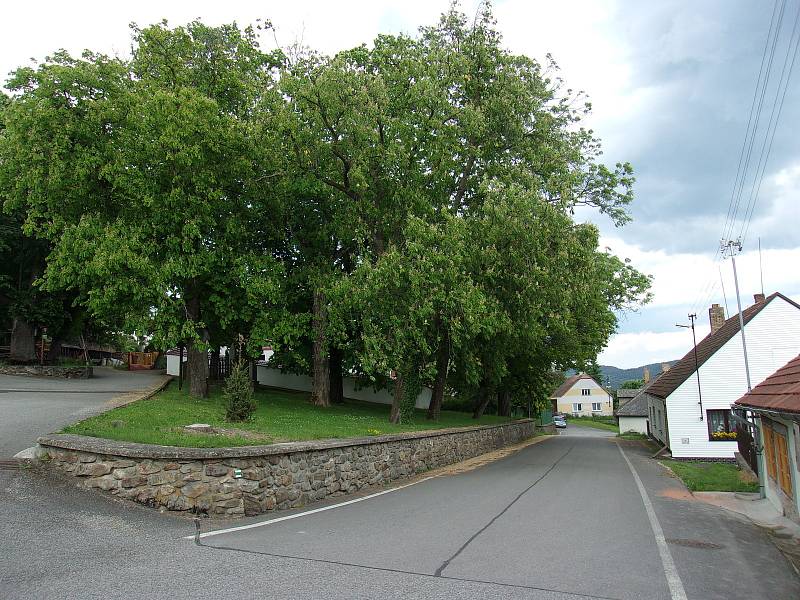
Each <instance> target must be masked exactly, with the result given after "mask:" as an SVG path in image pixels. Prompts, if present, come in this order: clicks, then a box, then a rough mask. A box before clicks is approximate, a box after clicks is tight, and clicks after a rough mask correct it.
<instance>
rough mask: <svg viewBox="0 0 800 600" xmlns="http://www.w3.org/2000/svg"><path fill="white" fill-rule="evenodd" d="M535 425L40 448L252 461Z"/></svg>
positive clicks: (62, 441)
mask: <svg viewBox="0 0 800 600" xmlns="http://www.w3.org/2000/svg"><path fill="white" fill-rule="evenodd" d="M529 422H533V420H532V419H517V420H514V421H508V422H507V423H499V424H497V425H475V426H471V427H450V428H447V429H432V430H426V431H410V432H406V433H390V434H386V435H375V436H369V437H360V438H334V439H326V440H311V441H305V442H281V443H278V444H269V445H263V446H236V447H227V448H187V447H182V446H159V445H156V444H139V443H136V442H121V441H117V440H109V439H106V438H96V437H89V436H85V435H74V434H69V433H60V434H52V435H45V436H41V437H40V438H39V439H38V440H37V442H38V443H39V445H40V446H49V447H52V448H61V449H64V450H75V451H79V452H93V453H95V454H103V455H109V456H124V457H127V458H153V459H157V458H172V459H177V460H216V459H225V458H252V457H259V456H273V455H276V454H293V453H296V452H314V451H317V450H330V449H334V448H347V447H351V446H369V445H372V444H381V443H387V442H396V441H401V440H413V439H422V438H433V437H442V436H448V435H454V434H459V433H467V432H470V431H480V430H484V429H496V428H500V427H507V426H509V425H516V424H521V423H529Z"/></svg>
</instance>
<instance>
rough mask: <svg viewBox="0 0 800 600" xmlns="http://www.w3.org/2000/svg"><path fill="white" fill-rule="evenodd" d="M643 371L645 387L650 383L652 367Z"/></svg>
mask: <svg viewBox="0 0 800 600" xmlns="http://www.w3.org/2000/svg"><path fill="white" fill-rule="evenodd" d="M643 371H644V372H643V373H642V379H644V383H645V385H647V384H648V383H650V367H645V368H644V369H643Z"/></svg>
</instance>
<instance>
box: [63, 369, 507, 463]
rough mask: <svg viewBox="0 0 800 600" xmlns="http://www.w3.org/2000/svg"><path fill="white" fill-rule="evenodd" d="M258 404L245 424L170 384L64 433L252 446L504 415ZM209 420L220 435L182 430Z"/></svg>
mask: <svg viewBox="0 0 800 600" xmlns="http://www.w3.org/2000/svg"><path fill="white" fill-rule="evenodd" d="M255 396H256V400H257V402H258V409H257V410H256V413H255V415H254V416H253V419H252V420H251V421H249V422H246V423H228V422H226V421H225V408H224V405H223V398H222V392H221V390H220V389H215V388H212V390H211V395H210V397H209V398H207V399H205V400H195V399H192V398H190V397H189V395H188V392H187V390H186V389H185V388H184V390H183V391H179V390H178V386H177V385H176V384H175V383H171V384H170V385H169V387H167V388H166V389H165V390H164V391H163V392H161V393H160V394H158V395H156V396H154V397H153V398H151V399H149V400H142V401H139V402H134V403H133V404H129V405H128V406H124V407H122V408H117V409H114V410H112V411H109V412H107V413H104V414H102V415H98V416H96V417H92V418H90V419H86V420H85V421H81V422H79V423H75V424H74V425H70V426H68V427H65V428H64V430H63V433H75V434H78V435H88V436H92V437H102V438H108V439H113V440H121V441H128V442H140V443H144V444H160V445H163V446H195V447H208V448H210V447H222V446H252V445H259V444H270V443H274V442H288V441H299V440H316V439H326V438H347V437H364V436H369V435H381V434H386V433H398V432H402V431H420V430H424V429H441V428H445V427H464V426H469V425H490V424H495V423H504V422H507V421H509V419H507V418H504V417H496V416H491V415H490V416H484V417H482V418H481V419H477V420H476V419H473V418H472V415H470V414H467V413H460V412H451V411H442V415H441V417H440V419H439V421H438V422H431V421H428V420H426V419H425V411H422V410H418V411H417V413H416V414H415V416H414V419H413V421H412V422H410V423H403V424H401V425H392V424H391V423H389V407H388V406H387V405H384V404H371V403H367V402H357V401H347V402H345V403H344V404H341V405H336V406H332V407H330V408H318V407H315V406H312V405H311V404H310V403H309V394H308V393H307V392H290V391H284V390H275V389H264V388H261V389H257V390H256V392H255ZM192 423H208V424H209V425H211V426H212V427H215V428H224V429H227V430H234V431H228V432H226V433H225V434H222V433H220V434H196V433H187V432H185V431H183V429H182V428H183V427H184V426H185V425H191V424H192Z"/></svg>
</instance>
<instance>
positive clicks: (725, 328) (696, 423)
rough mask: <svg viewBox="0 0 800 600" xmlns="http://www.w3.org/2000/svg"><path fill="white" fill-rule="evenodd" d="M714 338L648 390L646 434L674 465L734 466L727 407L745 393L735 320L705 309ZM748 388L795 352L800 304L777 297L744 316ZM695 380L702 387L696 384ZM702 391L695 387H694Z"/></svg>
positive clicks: (799, 340)
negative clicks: (708, 462) (718, 462)
mask: <svg viewBox="0 0 800 600" xmlns="http://www.w3.org/2000/svg"><path fill="white" fill-rule="evenodd" d="M709 316H710V318H711V324H712V325H711V333H710V334H709V335H708V336H706V337H705V338H704V339H703V340H701V341H700V342H699V343H698V344H697V364H698V365H699V369H696V368H695V350H694V348H692V349H690V350H689V352H687V353H686V356H684V357H683V358H682V359H681V360H680V361H678V362H677V363H676V364H675V365H673V366H672V368H671V369H670V370H669V371H667V372H666V373H663V374H662V375H661V376H659V377H658V379H656V380H655V381H653V382H652V383H651V384H649V385H648V386H647V387H645V389H644V392H645V393H646V396H647V401H648V407H647V408H648V415H647V416H648V420H649V425H650V434H651V435H652V436H653V437H655V438H656V439H657V440H659V441H660V442H662V443H663V444H664V445H666V446H667V447H668V448H669V449H670V451H671V453H672V456H673V457H674V458H703V459H709V458H711V459H715V458H716V459H733V458H734V452H735V451H736V450H737V443H736V434H735V431H736V426H735V423H734V422H733V419H732V418H731V405H732V404H733V403H734V402H735V401H736V400H737V399H739V398H740V397H741V396H742V395H744V394H745V393H746V392H747V379H746V375H745V368H744V355H743V352H742V336H741V333H740V328H739V317H738V315H734V316H733V317H731V318H730V319H728V320H725V318H724V312H723V311H722V308H721V307H720V306H719V305H714V306H712V307H711V309H710V310H709ZM742 318H743V320H744V331H745V338H746V344H747V354H748V359H749V360H748V362H749V364H750V380H751V383H752V385H753V386H755V385H757V384H758V383H760V382H762V381H763V380H764V379H766V378H767V377H768V376H769V375H771V374H772V373H773V372H775V370H776V369H778V368H779V367H781V366H782V365H784V364H786V363H787V362H788V361H789V360H790V359H791V358H793V357H795V356H797V354H798V353H800V305H798V304H796V303H795V302H793V301H792V300H790V299H789V298H787V297H786V296H784V295H782V294H779V293H775V294H772V295H770V296H769V297H768V298H764V296H762V295H761V294H757V295H756V303H755V304H753V305H752V306H750V307H748V308H746V309H745V310H743V311H742ZM698 380H699V381H698ZM698 384H699V387H698Z"/></svg>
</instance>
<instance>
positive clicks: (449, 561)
mask: <svg viewBox="0 0 800 600" xmlns="http://www.w3.org/2000/svg"><path fill="white" fill-rule="evenodd" d="M574 447H575V446H574V445H573V446H570V447H569V449H568V450H567V451H566V452H564V454H562V455H561V456H560V457H559V458H558V460H556V461H555V462H554V463H553V464H552V465H550V468H549V469H547V471H545V472H544V473H542V475H541V476H540V477H539V478H538V479H537V480H536V481H534V482H533V483H532V484H530V485H529V486H528V487H526V488H525V489H524V490H522V491H521V492H520V493H519V494H518V495H517V497H516V498H514V499H513V500H512V501H511V502H509V503H508V504H507V505H506V507H505V508H504V509H503V510H501V511H500V512H499V513H497V514H496V515H495V516H494V517H493V518H492V520H491V521H489V522H488V523H487V524H486V525H484V526H483V527H481V528H480V529H479V530H478V531H476V532H475V533H474V534H473V535H472V536H471V537H470V538H469V539H468V540H467V541H466V542H464V544H463V545H462V546H461V547H460V548H459V549H458V550H456V552H455V554H453V556H451V557H450V558H448V559H447V560H446V561H444V562H443V563H442V564H441V566H440V567H439V568H438V569H436V571H435V572H434V574H433V576H434V577H441V576H442V571H444V570H445V569H446V568H447V567H448V566H450V563H451V562H452V561H453V560H455V559H456V558H457V557H458V555H459V554H461V553H462V552H463V551H464V550H466V549H467V547H468V546H469V545H470V544H471V543H472V542H473V541H474V540H475V539H476V538H477V537H478V536H479V535H480V534H482V533H483V532H484V531H486V530H487V529H489V527H491V526H492V525H493V524H494V522H495V521H497V519H499V518H500V517H502V516H503V515H504V514H505V513H506V512H507V511H508V509H509V508H511V507H512V506H514V504H516V503H517V501H518V500H519V499H520V498H522V497H523V496H524V495H525V494H527V493H528V492H529V491H530V490H532V489H533V488H534V486H536V484H537V483H539V482H540V481H541V480H542V479H544V478H545V477H547V476H548V475H549V474H550V471H552V470H553V469H555V468H556V465H558V463H560V462H561V461H562V460H563V459H564V458H565V457H566V456H567V454H569V453H570V452H572V449H573V448H574Z"/></svg>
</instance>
